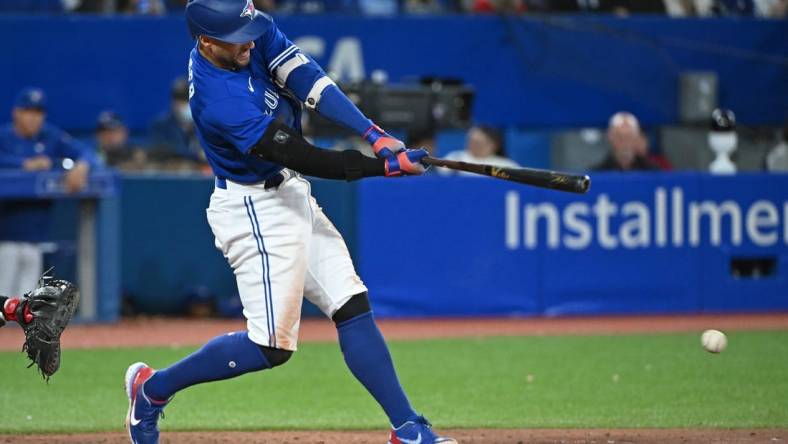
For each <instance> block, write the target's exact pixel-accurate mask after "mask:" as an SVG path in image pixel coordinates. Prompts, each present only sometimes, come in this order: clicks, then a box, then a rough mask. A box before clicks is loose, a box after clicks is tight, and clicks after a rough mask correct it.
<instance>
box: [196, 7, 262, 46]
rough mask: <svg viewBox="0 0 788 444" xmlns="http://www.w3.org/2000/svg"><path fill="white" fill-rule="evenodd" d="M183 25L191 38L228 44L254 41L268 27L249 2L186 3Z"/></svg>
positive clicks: (260, 13)
mask: <svg viewBox="0 0 788 444" xmlns="http://www.w3.org/2000/svg"><path fill="white" fill-rule="evenodd" d="M186 22H187V23H188V25H189V31H191V33H192V36H194V37H197V36H200V35H204V36H208V37H212V38H215V39H216V40H221V41H223V42H227V43H246V42H249V41H252V40H257V39H258V38H260V36H262V35H263V33H264V32H265V31H266V30H267V29H268V27H269V25H270V23H269V20H268V17H267V16H266V15H265V14H263V13H262V12H260V11H258V10H256V9H255V7H254V3H253V2H252V0H189V3H188V4H186Z"/></svg>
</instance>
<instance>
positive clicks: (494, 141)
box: [438, 125, 519, 175]
mask: <svg viewBox="0 0 788 444" xmlns="http://www.w3.org/2000/svg"><path fill="white" fill-rule="evenodd" d="M444 159H447V160H458V161H461V162H468V163H477V164H478V163H484V164H487V165H493V166H498V167H514V168H517V167H519V165H518V164H517V162H515V161H513V160H511V159H507V158H506V153H505V150H504V143H503V135H502V134H501V132H500V131H499V130H497V129H496V128H493V127H489V126H482V125H477V126H474V127H472V128H471V129H470V130H468V136H467V137H466V140H465V149H464V150H459V151H452V152H450V153H449V154H448V155H446V156H445V157H444ZM438 172H439V173H441V174H445V175H448V174H453V173H458V174H462V175H466V174H467V175H471V174H473V173H466V172H464V171H460V172H455V171H452V170H449V169H446V168H439V169H438Z"/></svg>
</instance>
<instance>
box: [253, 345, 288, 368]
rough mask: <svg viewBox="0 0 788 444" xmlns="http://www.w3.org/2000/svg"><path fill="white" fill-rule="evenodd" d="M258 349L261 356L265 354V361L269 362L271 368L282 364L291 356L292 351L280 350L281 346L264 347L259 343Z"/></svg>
mask: <svg viewBox="0 0 788 444" xmlns="http://www.w3.org/2000/svg"><path fill="white" fill-rule="evenodd" d="M260 350H262V351H263V356H265V359H266V361H268V363H269V364H271V368H274V367H278V366H280V365H282V364H284V363H285V362H287V361H288V360H289V359H290V357H291V356H293V352H292V351H290V350H282V349H281V348H273V347H265V346H262V345H261V346H260Z"/></svg>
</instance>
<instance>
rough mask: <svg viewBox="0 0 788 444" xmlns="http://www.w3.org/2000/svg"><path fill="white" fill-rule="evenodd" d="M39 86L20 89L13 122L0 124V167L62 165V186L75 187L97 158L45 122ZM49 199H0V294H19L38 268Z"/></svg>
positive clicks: (46, 168)
mask: <svg viewBox="0 0 788 444" xmlns="http://www.w3.org/2000/svg"><path fill="white" fill-rule="evenodd" d="M46 109H47V101H46V95H45V94H44V91H42V90H41V89H39V88H25V89H23V90H22V91H20V92H19V94H17V96H16V100H15V102H14V108H13V111H12V116H13V121H12V122H11V123H9V124H6V125H4V126H2V127H0V170H3V169H6V170H7V169H10V170H24V171H30V172H36V171H49V170H53V169H56V170H66V172H65V174H64V176H63V187H64V188H65V189H66V190H67V191H68V192H71V193H74V192H78V191H80V190H81V189H82V188H84V186H85V184H86V183H87V177H88V172H89V171H90V168H91V166H92V165H94V164H95V161H96V158H95V156H94V155H93V153H92V152H91V151H90V149H89V148H88V147H86V146H84V145H83V144H80V143H78V142H77V141H75V140H74V139H73V138H71V136H69V135H68V134H66V133H65V132H63V131H62V130H60V129H59V128H57V127H55V126H53V125H50V124H49V123H47V122H46ZM50 206H51V201H49V200H34V201H32V200H13V201H0V264H2V266H0V294H5V295H20V294H23V293H24V292H26V291H27V290H28V289H30V288H33V287H35V284H36V282H38V279H39V277H41V274H42V273H43V253H42V251H41V248H40V247H39V244H40V243H41V242H44V241H46V240H48V237H49V219H50V218H49V208H50Z"/></svg>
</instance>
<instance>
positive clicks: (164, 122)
mask: <svg viewBox="0 0 788 444" xmlns="http://www.w3.org/2000/svg"><path fill="white" fill-rule="evenodd" d="M149 159H150V160H152V161H155V162H157V163H158V164H159V165H160V167H162V168H164V169H194V168H198V167H200V166H201V165H203V164H204V159H205V157H204V154H203V151H202V148H200V142H199V141H198V140H197V135H196V134H195V132H194V121H193V120H192V113H191V108H189V83H188V82H187V81H186V78H184V77H178V78H176V79H175V81H173V83H172V89H171V100H170V109H169V110H167V111H165V112H163V113H162V114H160V115H159V116H158V117H156V119H155V120H154V121H153V124H152V125H151V128H150V134H149Z"/></svg>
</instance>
